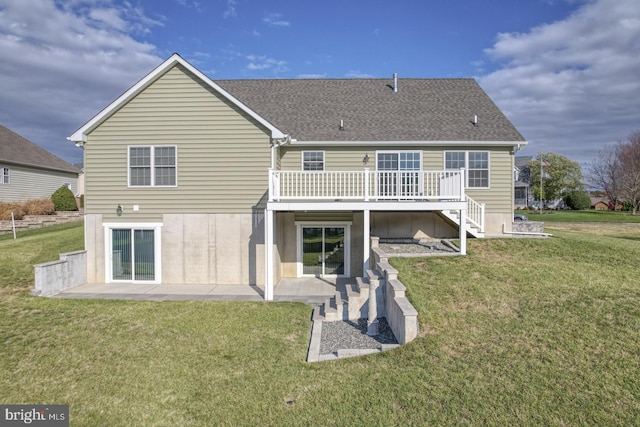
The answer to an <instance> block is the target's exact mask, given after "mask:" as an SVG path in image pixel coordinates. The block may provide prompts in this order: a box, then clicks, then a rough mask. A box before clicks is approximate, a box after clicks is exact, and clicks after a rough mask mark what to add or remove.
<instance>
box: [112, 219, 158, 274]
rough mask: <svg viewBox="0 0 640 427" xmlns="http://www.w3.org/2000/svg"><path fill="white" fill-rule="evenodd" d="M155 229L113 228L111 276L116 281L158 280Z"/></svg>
mask: <svg viewBox="0 0 640 427" xmlns="http://www.w3.org/2000/svg"><path fill="white" fill-rule="evenodd" d="M155 248H156V241H155V230H153V229H151V230H146V229H135V228H112V229H111V278H112V280H114V281H143V282H149V281H155V280H156V253H155V252H156V249H155Z"/></svg>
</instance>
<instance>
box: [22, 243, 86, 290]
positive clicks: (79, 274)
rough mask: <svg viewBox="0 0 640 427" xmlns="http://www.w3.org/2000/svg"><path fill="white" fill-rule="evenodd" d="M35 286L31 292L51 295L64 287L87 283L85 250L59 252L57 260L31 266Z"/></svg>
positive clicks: (68, 287)
mask: <svg viewBox="0 0 640 427" xmlns="http://www.w3.org/2000/svg"><path fill="white" fill-rule="evenodd" d="M33 267H34V269H35V286H34V288H33V289H32V291H31V293H32V294H33V295H40V296H52V295H55V294H57V293H59V292H62V291H64V290H66V289H71V288H75V287H76V286H79V285H83V284H85V283H87V252H86V251H75V252H67V253H63V254H60V259H59V260H58V261H51V262H45V263H43V264H37V265H34V266H33Z"/></svg>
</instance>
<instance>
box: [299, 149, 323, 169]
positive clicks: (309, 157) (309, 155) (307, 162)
mask: <svg viewBox="0 0 640 427" xmlns="http://www.w3.org/2000/svg"><path fill="white" fill-rule="evenodd" d="M302 170H304V171H322V170H324V151H303V152H302Z"/></svg>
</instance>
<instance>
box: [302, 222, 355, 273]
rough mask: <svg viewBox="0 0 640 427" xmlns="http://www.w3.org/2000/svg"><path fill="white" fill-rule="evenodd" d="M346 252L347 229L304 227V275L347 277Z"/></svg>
mask: <svg viewBox="0 0 640 427" xmlns="http://www.w3.org/2000/svg"><path fill="white" fill-rule="evenodd" d="M345 251H346V228H345V227H330V226H317V227H312V226H309V227H302V274H303V275H305V276H307V275H313V276H318V277H323V276H343V275H345V260H346V256H345Z"/></svg>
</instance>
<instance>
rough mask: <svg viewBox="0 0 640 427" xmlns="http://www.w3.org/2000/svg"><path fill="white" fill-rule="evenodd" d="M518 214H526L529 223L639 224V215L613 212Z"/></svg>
mask: <svg viewBox="0 0 640 427" xmlns="http://www.w3.org/2000/svg"><path fill="white" fill-rule="evenodd" d="M516 212H518V213H523V214H526V215H527V216H528V217H529V221H544V222H616V223H621V222H629V223H640V215H635V216H634V215H631V212H613V211H596V210H586V211H571V210H561V211H553V210H545V211H543V212H542V213H541V214H540V213H538V212H535V211H528V210H516Z"/></svg>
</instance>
